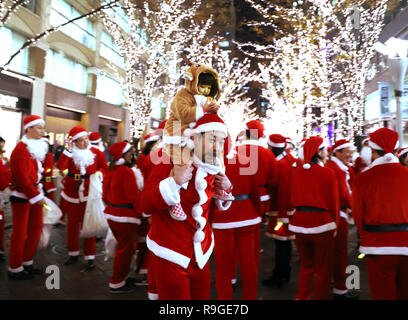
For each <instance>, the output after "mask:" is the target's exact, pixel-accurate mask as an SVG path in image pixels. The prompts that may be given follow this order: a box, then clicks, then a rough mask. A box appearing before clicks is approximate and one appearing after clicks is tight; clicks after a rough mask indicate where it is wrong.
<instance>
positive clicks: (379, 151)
mask: <svg viewBox="0 0 408 320" xmlns="http://www.w3.org/2000/svg"><path fill="white" fill-rule="evenodd" d="M373 151H374V152H377V154H378V155H379V156H380V157H383V156H385V151H384V150H376V149H373Z"/></svg>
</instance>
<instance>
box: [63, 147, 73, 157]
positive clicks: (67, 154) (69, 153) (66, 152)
mask: <svg viewBox="0 0 408 320" xmlns="http://www.w3.org/2000/svg"><path fill="white" fill-rule="evenodd" d="M62 153H63V154H64V155H66V156H67V157H69V158H72V153H71V152H69V151H68V150H67V149H64V151H63V152H62Z"/></svg>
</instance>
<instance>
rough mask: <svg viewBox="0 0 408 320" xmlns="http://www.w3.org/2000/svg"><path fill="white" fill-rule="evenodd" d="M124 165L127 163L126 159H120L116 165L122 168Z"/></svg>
mask: <svg viewBox="0 0 408 320" xmlns="http://www.w3.org/2000/svg"><path fill="white" fill-rule="evenodd" d="M124 163H125V159H123V158H120V159H119V160H118V161H116V162H115V164H116V165H117V166H120V165H122V164H124Z"/></svg>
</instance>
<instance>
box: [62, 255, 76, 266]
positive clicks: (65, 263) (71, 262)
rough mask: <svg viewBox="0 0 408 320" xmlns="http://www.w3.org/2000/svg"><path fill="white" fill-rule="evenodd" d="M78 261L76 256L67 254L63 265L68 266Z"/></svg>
mask: <svg viewBox="0 0 408 320" xmlns="http://www.w3.org/2000/svg"><path fill="white" fill-rule="evenodd" d="M77 261H78V256H69V258H68V260H67V261H65V262H64V266H70V265H72V264H74V263H75V262H77Z"/></svg>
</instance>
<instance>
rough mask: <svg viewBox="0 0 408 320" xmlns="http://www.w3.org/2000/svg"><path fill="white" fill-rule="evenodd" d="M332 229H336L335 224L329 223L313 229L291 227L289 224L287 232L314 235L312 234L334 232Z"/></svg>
mask: <svg viewBox="0 0 408 320" xmlns="http://www.w3.org/2000/svg"><path fill="white" fill-rule="evenodd" d="M334 229H336V223H335V222H329V223H326V224H323V225H321V226H318V227H313V228H304V227H298V226H293V225H291V224H289V230H290V231H292V232H297V233H306V234H314V233H323V232H326V231H330V230H334Z"/></svg>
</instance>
